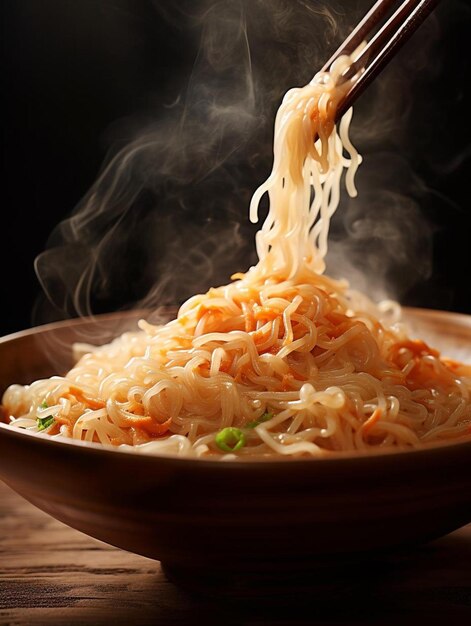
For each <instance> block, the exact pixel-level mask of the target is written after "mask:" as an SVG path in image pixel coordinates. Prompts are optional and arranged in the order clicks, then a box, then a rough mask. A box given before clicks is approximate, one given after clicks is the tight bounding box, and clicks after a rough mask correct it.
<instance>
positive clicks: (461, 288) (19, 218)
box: [0, 0, 471, 334]
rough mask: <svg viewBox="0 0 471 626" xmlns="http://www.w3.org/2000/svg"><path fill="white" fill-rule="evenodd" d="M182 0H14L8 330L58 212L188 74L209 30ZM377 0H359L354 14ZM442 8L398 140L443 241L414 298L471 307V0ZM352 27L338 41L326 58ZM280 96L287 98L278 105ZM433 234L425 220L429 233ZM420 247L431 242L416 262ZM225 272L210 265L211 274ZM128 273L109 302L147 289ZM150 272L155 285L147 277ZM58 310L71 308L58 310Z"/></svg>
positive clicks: (28, 309) (257, 178) (406, 299)
mask: <svg viewBox="0 0 471 626" xmlns="http://www.w3.org/2000/svg"><path fill="white" fill-rule="evenodd" d="M173 4H175V3H171V2H151V1H146V0H136V1H134V2H132V1H131V0H93V1H92V0H81V1H80V2H76V1H73V0H42V1H41V2H38V1H36V0H16V1H15V2H11V1H8V0H3V1H2V3H1V7H2V24H3V37H2V41H3V77H4V80H3V83H4V84H3V93H4V101H5V103H6V105H7V112H6V113H4V115H3V117H2V124H3V139H4V175H5V178H4V183H3V190H2V191H3V193H2V196H3V198H2V200H3V201H2V210H1V218H0V225H1V232H2V246H1V250H2V256H1V259H2V268H1V278H2V281H1V283H2V292H1V304H2V306H1V313H0V316H1V317H0V334H5V333H8V332H12V331H15V330H19V329H22V328H26V327H28V326H29V325H30V324H31V319H32V318H31V315H32V310H33V305H34V302H35V300H36V298H37V296H38V294H39V293H40V291H41V290H40V286H39V284H38V281H37V279H36V276H35V273H34V268H33V261H34V258H35V257H36V256H37V255H38V254H39V253H40V252H42V251H43V250H44V248H45V246H46V242H47V239H48V237H49V234H50V233H51V231H52V230H53V229H54V227H55V226H56V225H57V223H58V222H59V221H60V220H61V219H64V218H65V217H66V216H67V215H68V214H70V212H71V211H72V210H73V208H74V207H75V206H76V205H77V203H78V202H79V201H80V199H81V198H82V197H83V196H84V194H85V192H86V191H87V189H88V188H89V187H90V186H91V185H92V183H93V181H94V180H95V179H96V176H97V173H98V172H99V171H100V168H101V166H102V162H103V160H104V159H105V157H106V155H107V152H108V150H109V149H110V146H116V145H117V144H121V145H124V144H125V142H126V137H127V133H129V127H130V125H131V126H132V127H133V129H135V121H133V122H132V123H131V124H130V122H129V120H130V119H131V120H135V119H136V118H135V117H134V115H135V113H136V112H145V115H148V113H149V111H153V112H154V114H155V115H156V116H157V117H158V115H159V112H160V111H165V106H167V104H168V103H170V102H172V100H174V99H175V98H177V96H178V94H179V93H181V92H182V90H184V86H185V85H186V84H187V83H188V80H189V76H190V73H191V70H192V67H193V64H194V62H195V57H196V54H197V50H198V36H197V33H196V34H195V30H194V29H193V30H192V31H191V32H190V31H189V26H188V23H189V21H188V18H187V17H185V15H186V14H185V13H182V14H181V15H179V14H178V11H177V12H176V13H175V12H172V11H173V9H172V8H171V7H172V5H173ZM176 4H178V3H176ZM187 4H188V3H187ZM265 4H267V5H269V2H268V1H267V2H266V3H265ZM346 4H347V3H345V2H344V3H341V2H340V3H339V2H336V3H327V5H333V6H334V8H335V10H336V11H337V14H342V6H343V18H342V19H344V20H345V21H346V22H348V15H346V11H345V5H346ZM369 4H370V3H369V2H355V3H354V2H352V3H348V5H349V7H351V10H352V16H353V15H355V16H358V15H359V14H360V13H361V12H362V11H363V10H364V9H365V8H366V7H367V6H369ZM182 5H185V3H184V2H183V3H182ZM169 13H170V15H169ZM352 19H353V18H352ZM438 22H439V23H440V28H441V32H440V37H439V39H438V40H437V41H436V42H435V43H434V44H433V46H432V47H431V48H430V58H429V63H430V65H431V66H434V65H437V69H436V71H435V72H432V73H431V74H430V72H429V73H428V74H427V80H425V79H423V80H422V83H423V84H422V83H421V79H420V76H419V77H418V79H417V85H416V87H415V91H414V92H413V93H411V97H413V103H412V105H411V111H410V114H409V115H408V117H407V120H406V119H405V118H404V127H403V129H402V131H404V129H407V130H408V132H409V137H408V138H406V139H405V140H404V142H403V143H402V144H400V145H399V144H398V143H396V144H394V142H390V143H391V145H393V144H394V145H393V148H391V150H393V152H394V154H395V155H396V156H397V155H399V156H400V157H401V158H402V157H404V159H405V162H407V163H408V166H407V167H410V168H412V169H413V171H414V176H416V177H417V180H419V181H420V183H419V184H418V187H421V193H420V194H418V196H417V198H416V200H417V202H418V203H419V204H420V210H421V213H422V214H423V215H424V216H425V218H426V222H427V225H428V226H427V228H426V229H425V230H426V231H427V233H428V229H429V230H430V236H429V235H428V234H427V236H429V238H430V243H431V248H430V250H429V251H428V252H427V254H428V253H429V252H430V254H431V260H432V265H431V269H430V270H429V271H428V272H425V273H424V275H420V276H418V277H417V279H416V280H414V281H413V282H414V284H413V285H409V284H408V283H407V281H406V283H405V284H407V286H406V288H404V289H402V290H400V297H401V300H402V302H403V303H405V304H412V305H417V306H425V307H432V308H441V309H448V310H454V311H462V312H465V313H471V286H470V285H471V280H470V273H471V244H470V240H469V236H470V233H471V220H470V207H469V199H468V179H469V176H470V169H469V139H468V136H467V133H468V132H469V131H468V118H467V115H468V110H469V99H467V98H466V96H465V93H464V88H463V82H464V78H465V75H464V72H465V71H466V68H467V65H469V63H467V62H465V60H464V57H463V55H465V54H467V52H465V50H466V49H467V39H466V37H468V35H467V32H468V29H469V25H470V23H471V22H470V20H469V10H467V9H466V7H465V5H464V3H460V2H453V1H449V2H443V3H442V5H441V6H440V7H439V11H438ZM189 32H190V35H189ZM339 36H340V33H338V34H337V37H339ZM334 39H335V37H334ZM339 41H340V39H338V38H337V40H335V41H334V40H332V41H331V42H330V49H329V50H328V51H327V52H326V54H325V57H326V58H327V56H328V55H329V54H330V52H332V51H333V49H334V48H336V44H338V43H339ZM417 45H418V44H417ZM419 52H420V51H418V50H417V49H416V48H414V43H413V42H410V45H409V46H408V48H407V50H406V51H405V53H404V54H403V56H402V61H401V62H402V63H403V64H404V63H406V64H407V62H408V61H409V60H410V59H411V58H414V56H415V55H416V54H418V53H419ZM437 55H438V56H437ZM398 63H399V62H398ZM398 67H399V66H398ZM314 69H315V68H313V70H314ZM396 69H397V68H396ZM306 71H307V76H306V78H307V79H308V78H309V76H310V74H312V73H313V72H312V71H311V69H310V68H307V70H306ZM387 71H389V68H388V70H387ZM393 71H394V69H392V70H391V72H393ZM433 74H435V75H433ZM289 78H290V77H289V76H285V77H283V79H282V82H283V81H284V83H286V84H281V85H280V93H281V92H282V91H283V90H285V89H286V88H287V87H289V86H291V85H292V84H296V81H292V82H290V80H289ZM468 79H469V76H468ZM359 106H360V105H359ZM274 107H275V103H274V104H273V111H274V110H275V108H274ZM376 113H377V112H376ZM145 115H144V117H145ZM123 120H124V122H123ZM272 124H273V117H272V116H270V115H268V114H267V115H266V124H265V126H266V128H265V127H264V128H265V129H264V134H263V136H262V139H261V140H260V145H261V146H263V147H259V153H263V154H264V155H265V156H264V157H263V159H262V160H261V161H260V163H262V166H261V167H260V168H259V171H258V172H257V173H255V174H254V173H253V171H252V172H248V171H247V172H246V173H244V172H243V171H242V173H241V174H240V176H241V177H242V178H244V177H245V178H244V183H245V184H244V189H245V191H244V193H243V194H241V200H240V207H238V209H237V210H240V221H241V223H243V222H244V220H245V210H246V206H247V199H248V197H249V195H250V194H249V193H248V191H247V190H249V189H252V190H253V189H254V186H255V185H256V184H257V182H258V183H260V182H262V180H263V178H264V176H265V175H266V173H267V171H268V170H267V167H268V166H269V155H270V135H271V132H272V130H271V129H272ZM122 129H126V130H122ZM403 134H404V132H402V133H397V135H398V136H399V135H401V136H402V135H403ZM388 141H389V140H388ZM360 143H361V142H360ZM247 146H248V147H247ZM401 146H402V147H401ZM367 147H368V146H367ZM360 149H361V146H360ZM244 150H245V152H244ZM466 150H467V151H468V152H467V153H466ZM252 153H254V146H253V145H252V144H250V142H249V143H247V142H246V143H245V144H244V143H242V145H241V147H240V148H239V162H242V161H244V159H245V160H246V161H250V159H251V158H252ZM252 162H256V160H255V161H253V160H252ZM365 166H366V163H365ZM242 169H243V168H242ZM240 170H241V168H240V167H239V170H238V171H239V173H240ZM411 193H412V192H411ZM223 196H224V189H223V190H222V191H221V197H223ZM174 219H175V220H176V222H177V223H178V228H179V229H182V230H184V228H185V224H186V223H189V222H191V219H192V218H191V216H189V214H188V213H183V214H181V215H175V218H174ZM205 219H206V218H205ZM417 229H418V230H420V225H419V226H417ZM247 232H248V233H249V234H250V233H251V232H252V231H250V230H249V229H248V230H247ZM334 234H335V233H334ZM422 234H423V233H422ZM422 234H421V233H420V232H417V237H418V238H420V236H422ZM379 241H380V245H382V244H381V240H379ZM385 245H387V246H391V245H394V243H391V242H386V244H385ZM357 252H358V251H357ZM424 254H425V252H424ZM162 255H163V256H164V252H162ZM418 258H420V250H419V252H418V256H417V254H416V255H415V257H414V260H413V263H417V259H418ZM58 263H60V261H58ZM237 269H245V268H244V267H234V268H233V271H236V270H237ZM411 270H412V271H413V268H412V266H411ZM401 272H402V273H403V274H405V273H407V270H405V269H404V266H401V268H400V270H399V276H396V278H395V281H396V283H397V282H398V281H399V282H400V280H401V277H400V274H401ZM135 273H139V268H138V269H136V270H135ZM217 278H219V277H217ZM222 278H223V279H224V277H222ZM212 279H213V275H212V274H211V276H209V274H208V282H211V280H212ZM200 282H201V281H200ZM393 282H394V281H393ZM124 283H125V281H123V294H124V295H123V299H122V300H123V301H120V298H119V296H116V295H114V296H113V297H112V298H109V299H108V300H107V301H106V302H102V303H101V305H100V307H98V308H99V310H106V309H107V308H108V309H111V308H118V307H120V306H124V305H129V304H130V303H131V302H132V301H133V300H139V298H141V296H142V295H143V294H141V293H138V292H133V291H132V290H131V291H130V290H129V289H126V285H125V284H124ZM144 283H145V284H144ZM144 283H143V285H142V289H143V290H145V289H148V288H149V285H148V284H147V283H146V282H145V281H144ZM203 283H204V281H203ZM208 286H209V284H208ZM197 287H200V283H197ZM182 295H183V296H186V295H190V294H189V293H188V294H186V293H182ZM69 314H70V312H69ZM54 316H55V317H60V314H58V312H57V311H55V313H54V315H53V316H52V317H54ZM39 321H46V320H44V319H42V320H39Z"/></svg>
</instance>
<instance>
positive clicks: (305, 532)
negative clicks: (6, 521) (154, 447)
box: [0, 309, 471, 588]
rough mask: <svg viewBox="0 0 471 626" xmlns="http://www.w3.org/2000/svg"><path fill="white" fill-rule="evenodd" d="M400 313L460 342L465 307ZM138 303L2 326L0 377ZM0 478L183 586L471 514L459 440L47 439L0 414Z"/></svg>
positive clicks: (439, 526)
mask: <svg viewBox="0 0 471 626" xmlns="http://www.w3.org/2000/svg"><path fill="white" fill-rule="evenodd" d="M406 315H407V318H409V319H410V320H411V321H412V322H413V324H414V325H415V326H416V327H417V328H419V329H420V332H421V334H422V335H423V336H424V337H430V334H431V333H434V332H436V331H437V329H438V330H439V334H440V335H441V337H442V339H443V338H444V339H445V345H446V344H447V343H449V344H452V343H453V345H454V349H453V350H452V352H453V351H454V350H455V349H456V348H459V349H464V348H468V349H469V351H470V352H471V318H470V317H468V316H464V315H456V314H451V313H443V312H432V311H420V310H416V309H415V310H412V309H409V310H407V311H406ZM137 317H138V314H136V313H127V314H116V315H110V316H101V317H100V318H97V320H91V319H84V320H73V321H66V322H60V323H57V324H51V325H47V326H43V327H38V328H34V329H31V330H27V331H24V332H20V333H16V334H14V335H10V336H9V337H5V338H4V339H2V340H0V391H1V392H3V390H4V389H5V388H6V387H7V386H8V385H9V384H11V383H14V382H21V383H27V382H30V381H32V380H34V379H36V378H38V377H44V376H48V375H51V374H53V373H54V372H55V373H57V372H58V371H60V370H58V369H57V368H58V367H59V368H62V369H64V368H65V367H67V366H69V365H70V364H71V362H72V353H71V344H72V342H73V341H76V340H79V341H84V340H90V339H93V333H95V334H96V333H97V332H98V334H99V337H100V339H101V342H103V341H107V340H109V339H110V338H111V337H112V336H114V335H116V334H117V333H118V332H122V331H123V330H124V329H125V328H129V327H130V326H132V325H133V324H135V322H136V318H137ZM97 328H98V331H97ZM96 338H97V337H95V339H96ZM435 343H436V342H435ZM442 347H443V346H442ZM450 356H452V354H451V355H450ZM0 478H1V479H2V480H4V481H5V482H6V483H7V484H8V485H10V486H11V487H12V488H13V489H14V490H16V491H17V492H18V493H19V494H21V495H22V496H24V497H25V498H26V499H27V500H29V501H30V502H32V503H33V504H35V505H36V506H38V507H39V508H40V509H42V510H44V511H46V512H48V513H49V514H51V515H52V516H53V517H55V518H57V519H59V520H61V521H62V522H65V523H66V524H68V525H69V526H72V527H73V528H76V529H78V530H81V531H82V532H84V533H86V534H88V535H91V536H92V537H96V538H98V539H101V540H102V541H105V542H107V543H110V544H113V545H115V546H119V547H120V548H124V549H126V550H129V551H131V552H135V553H138V554H142V555H145V556H148V557H151V558H155V559H159V560H161V561H162V563H163V566H164V567H165V569H166V571H167V572H168V573H169V575H170V576H171V577H173V578H174V579H176V580H177V581H178V582H183V583H185V582H186V583H188V582H189V581H191V583H192V586H193V587H198V586H200V587H201V585H203V584H207V581H208V574H209V575H210V580H211V584H212V585H213V587H214V588H217V586H218V585H219V584H220V581H221V580H227V579H228V576H229V577H232V578H231V580H234V577H239V580H240V579H244V580H245V581H248V580H251V577H253V576H260V575H265V576H271V575H272V574H271V572H273V571H277V572H280V571H283V572H284V574H285V575H286V573H292V572H300V571H301V572H302V571H310V570H313V569H317V570H318V571H319V569H320V570H322V571H323V569H324V568H325V567H326V565H327V564H329V565H331V564H339V563H348V562H356V561H358V560H359V559H364V558H366V557H370V556H371V555H378V554H383V553H385V552H387V551H391V550H395V549H397V548H399V547H404V546H410V545H412V544H416V543H419V542H424V541H427V540H429V539H432V538H435V537H439V536H441V535H444V534H446V533H448V532H450V531H452V530H454V529H456V528H458V527H460V526H462V525H464V524H466V523H468V522H470V521H471V442H469V441H468V442H465V443H454V444H446V445H439V446H434V447H427V448H423V449H420V450H414V451H408V452H395V453H381V454H373V455H368V456H363V455H356V456H332V457H331V458H323V459H294V460H288V461H286V460H285V461H278V460H273V461H245V462H219V461H213V460H191V459H178V458H169V457H157V456H148V455H144V454H141V453H138V452H133V451H124V450H120V449H108V448H104V447H102V446H100V445H98V444H83V443H81V442H74V441H70V442H69V441H67V442H64V441H57V440H53V439H49V438H48V437H46V436H44V435H37V434H32V433H28V432H21V431H19V430H15V429H13V428H10V427H8V426H6V425H5V424H0Z"/></svg>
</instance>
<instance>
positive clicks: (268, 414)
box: [245, 411, 273, 428]
mask: <svg viewBox="0 0 471 626" xmlns="http://www.w3.org/2000/svg"><path fill="white" fill-rule="evenodd" d="M272 417H273V413H271V412H270V411H266V412H265V413H264V414H263V415H261V416H260V417H259V418H258V420H254V421H253V422H249V423H248V424H246V425H245V427H246V428H257V426H259V425H260V424H262V423H263V422H268V420H271V418H272Z"/></svg>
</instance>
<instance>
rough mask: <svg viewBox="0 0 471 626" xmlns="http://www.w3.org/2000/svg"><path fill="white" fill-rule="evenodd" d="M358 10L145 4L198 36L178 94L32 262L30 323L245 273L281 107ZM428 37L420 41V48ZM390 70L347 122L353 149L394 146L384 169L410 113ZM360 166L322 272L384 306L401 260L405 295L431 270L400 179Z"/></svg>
mask: <svg viewBox="0 0 471 626" xmlns="http://www.w3.org/2000/svg"><path fill="white" fill-rule="evenodd" d="M368 6H369V3H368V2H366V1H365V2H362V3H360V5H359V6H357V7H356V9H355V10H353V9H351V8H350V6H349V8H348V12H347V11H346V8H345V3H344V2H340V1H337V2H331V3H329V5H328V6H327V5H321V4H319V3H313V2H309V1H308V0H253V1H252V0H219V1H214V0H199V1H197V2H195V1H193V2H189V1H182V2H178V3H175V2H170V1H159V2H155V9H156V11H158V13H159V15H160V16H161V19H166V20H168V21H170V22H172V23H173V24H178V25H179V26H180V27H181V30H182V33H186V35H185V36H186V37H187V39H188V41H193V39H194V38H195V37H196V38H198V39H199V45H198V53H197V55H196V58H195V60H194V65H193V67H192V70H191V73H190V75H189V78H188V80H187V81H186V86H185V89H184V91H183V92H182V94H181V95H180V96H179V98H178V99H177V100H176V101H175V102H174V103H173V105H172V106H171V107H169V108H167V109H165V110H158V111H153V112H152V113H151V114H148V113H147V114H146V115H144V114H142V115H140V116H137V117H136V120H137V121H135V122H133V128H134V131H133V136H131V137H130V138H129V143H128V144H127V146H126V147H124V148H122V149H121V150H119V151H118V152H116V153H115V154H114V156H113V157H112V158H111V159H110V160H109V162H108V164H107V165H106V167H105V168H104V170H103V172H102V173H101V175H100V177H99V178H98V180H97V181H96V183H95V184H94V185H93V187H92V189H91V190H90V191H89V193H88V194H87V195H86V197H85V198H84V200H83V201H82V202H81V203H80V205H79V206H78V207H77V208H76V210H75V211H74V213H73V214H72V215H71V216H70V217H69V218H68V219H66V220H65V221H63V222H62V223H61V224H60V225H59V226H58V227H57V228H56V230H55V231H54V232H53V234H52V235H51V238H50V241H49V242H48V249H47V250H46V251H45V252H44V253H43V254H41V255H40V256H39V257H38V259H37V262H36V270H37V274H38V277H39V279H40V281H41V284H42V286H43V288H44V293H45V296H46V297H45V298H42V300H41V302H39V303H38V306H37V309H36V319H35V321H36V322H38V321H48V320H50V319H53V318H58V317H60V318H62V317H74V316H79V315H90V314H92V313H96V312H102V311H109V310H113V309H121V308H129V307H153V308H155V307H158V306H164V305H169V304H178V303H179V302H181V301H183V300H184V299H185V298H187V297H189V296H190V295H192V294H193V293H195V292H202V291H205V290H206V289H207V288H208V287H209V286H210V285H215V284H221V283H224V282H227V281H228V279H229V276H230V275H231V274H232V273H233V272H235V271H239V270H245V269H246V268H247V267H248V266H250V265H252V264H253V263H254V261H255V252H254V245H253V236H254V228H253V227H252V226H251V225H249V223H248V220H247V217H246V216H247V208H248V204H249V199H250V196H251V193H252V192H253V190H254V189H255V188H256V187H257V186H258V184H259V183H260V182H261V181H262V180H263V179H264V177H265V175H266V174H267V173H268V171H269V169H270V165H271V159H272V153H271V141H272V129H273V120H274V115H275V111H276V109H277V107H278V105H279V103H280V100H281V97H282V95H283V93H284V92H285V91H286V90H287V89H288V88H289V87H291V86H293V85H302V84H305V83H306V82H308V81H309V80H310V78H311V77H312V75H314V73H315V72H316V71H317V70H318V69H319V67H320V66H321V65H322V64H323V63H324V62H325V60H326V59H327V58H328V57H329V56H330V53H331V52H332V51H333V50H334V49H335V48H336V47H337V45H338V44H339V42H340V41H341V39H342V38H343V37H344V36H345V34H346V33H347V31H348V30H349V28H351V26H352V25H353V24H354V23H356V22H357V21H358V19H359V17H360V16H361V14H362V13H364V11H365V10H366V8H367V7H368ZM432 21H433V20H432ZM430 23H431V21H430V20H429V24H430ZM433 29H434V27H432V26H429V27H428V31H423V32H422V34H421V37H422V45H421V49H422V50H425V51H426V49H427V45H428V44H427V42H428V41H433V39H434V37H435V36H436V32H435V31H434V30H433ZM419 33H420V31H419ZM419 33H418V34H419ZM183 39H184V37H183V35H182V41H183ZM182 45H183V43H182ZM423 54H425V52H424V53H423ZM419 61H420V60H419ZM388 71H389V68H388ZM398 72H400V65H397V66H396V67H395V68H394V66H393V69H392V70H391V72H390V73H389V74H387V73H386V74H385V76H383V77H382V78H381V79H380V80H379V81H377V84H376V85H375V87H374V89H373V90H372V92H371V93H370V94H369V95H367V96H366V97H365V98H364V99H363V100H364V103H363V104H360V106H359V107H358V113H357V115H356V118H355V119H354V122H353V132H354V139H355V142H356V144H357V145H358V146H359V148H360V150H362V151H365V148H366V151H367V152H368V150H371V151H373V152H374V149H375V146H376V143H375V142H378V143H380V144H381V145H384V143H385V142H386V143H388V142H389V143H390V145H391V146H392V148H391V152H390V153H389V154H384V153H383V156H382V167H385V168H386V170H387V171H394V169H392V168H391V163H392V161H394V159H395V158H396V161H397V157H395V155H394V150H393V146H394V139H395V138H397V135H398V132H399V131H398V129H401V128H403V127H404V126H405V118H404V116H405V115H406V113H407V108H408V107H407V104H406V105H404V106H402V105H401V102H402V103H404V102H406V100H407V98H406V99H404V97H403V93H404V92H403V89H402V87H404V86H405V88H406V89H407V88H408V86H409V84H410V83H408V82H407V81H405V82H404V81H402V83H400V82H396V83H395V82H394V81H398ZM401 85H402V87H401ZM371 96H373V97H371ZM136 129H137V130H136ZM355 129H356V130H355ZM128 132H129V122H128ZM355 135H356V137H355ZM366 157H367V158H366V163H365V165H364V167H363V170H362V172H360V175H359V177H358V184H359V187H360V195H359V199H358V200H356V201H353V202H352V204H351V206H349V207H348V210H345V211H344V212H343V213H340V214H339V215H338V216H337V218H336V222H334V225H333V237H334V240H333V241H332V243H331V251H330V253H329V256H328V270H329V269H331V270H332V271H334V273H341V274H343V275H345V276H346V277H347V278H349V279H351V280H352V281H353V283H354V284H355V283H356V284H355V286H360V287H372V288H373V292H374V293H373V294H372V289H371V288H367V289H365V290H366V291H368V292H369V293H370V294H372V295H373V296H375V295H379V296H385V295H393V296H394V295H396V294H397V293H401V290H403V288H404V284H403V283H401V284H398V281H397V280H396V278H395V272H396V274H397V272H398V271H399V273H402V272H403V269H404V268H405V267H406V266H407V267H409V264H410V261H411V259H412V261H413V262H414V268H415V269H414V272H409V273H408V275H407V281H408V284H407V287H409V286H410V285H411V284H412V282H413V281H415V280H417V279H419V278H420V277H421V276H423V275H426V274H427V272H429V271H430V263H429V259H430V250H429V243H428V239H427V236H428V231H427V227H426V226H424V225H423V218H422V216H421V214H420V211H419V209H418V205H417V204H416V203H413V202H412V201H411V200H410V199H409V192H410V188H407V189H404V186H403V185H399V188H395V185H396V183H397V180H396V178H397V179H398V178H399V174H398V176H397V177H396V178H395V177H394V176H392V178H391V180H389V181H387V184H385V181H384V180H383V179H381V177H380V176H376V175H375V173H374V172H375V171H376V169H375V168H370V164H369V163H368V154H366ZM391 159H392V160H391ZM375 162H378V160H377V159H376V160H375ZM378 167H379V166H378ZM394 167H396V166H394ZM344 208H346V207H344ZM417 232H420V233H421V236H420V237H418V238H417V237H416V233H417ZM329 266H330V267H329ZM391 268H392V269H391ZM365 272H366V275H372V276H374V280H373V281H370V280H369V279H368V280H365V279H364V278H363V277H364V276H365ZM370 273H371V274H370ZM391 291H392V292H393V293H391Z"/></svg>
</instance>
